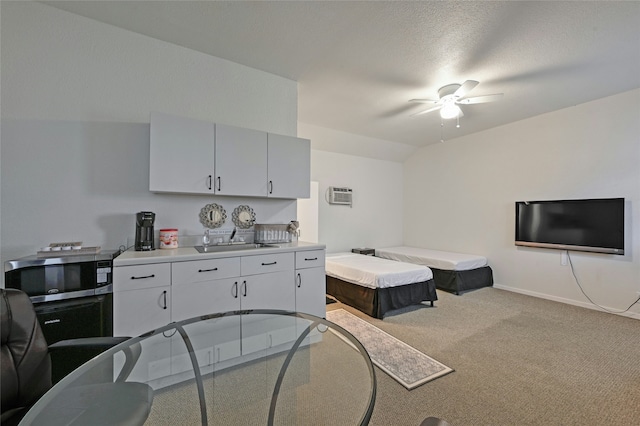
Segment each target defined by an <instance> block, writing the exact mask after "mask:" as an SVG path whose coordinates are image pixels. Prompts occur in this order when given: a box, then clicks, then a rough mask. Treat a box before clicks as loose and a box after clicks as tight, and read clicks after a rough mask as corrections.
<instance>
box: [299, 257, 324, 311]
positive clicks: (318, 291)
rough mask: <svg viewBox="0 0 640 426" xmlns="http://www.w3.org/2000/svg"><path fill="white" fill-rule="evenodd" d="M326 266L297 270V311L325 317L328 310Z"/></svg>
mask: <svg viewBox="0 0 640 426" xmlns="http://www.w3.org/2000/svg"><path fill="white" fill-rule="evenodd" d="M326 292H327V290H326V283H325V271H324V267H320V268H308V269H299V270H297V271H296V311H297V312H303V313H305V314H311V315H315V316H318V317H320V318H324V317H325V316H326V314H327V312H326V306H327V303H326V298H325V294H326Z"/></svg>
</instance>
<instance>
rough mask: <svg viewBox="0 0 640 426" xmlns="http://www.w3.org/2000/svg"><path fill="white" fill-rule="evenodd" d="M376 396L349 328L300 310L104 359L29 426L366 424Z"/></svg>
mask: <svg viewBox="0 0 640 426" xmlns="http://www.w3.org/2000/svg"><path fill="white" fill-rule="evenodd" d="M375 397H376V378H375V372H374V369H373V365H372V363H371V359H370V358H369V355H368V354H367V352H366V350H365V349H364V347H363V346H362V345H361V344H360V342H358V340H357V339H356V338H355V337H353V336H352V335H351V334H350V333H349V332H347V331H346V330H344V329H343V328H341V327H339V326H338V325H336V324H333V323H331V322H329V321H327V320H325V319H323V318H319V317H315V316H312V315H307V314H301V313H295V312H287V311H273V310H250V311H233V312H225V313H219V314H211V315H205V316H201V317H196V318H192V319H188V320H184V321H180V322H176V323H171V324H169V325H167V326H165V327H162V328H159V329H157V330H153V331H151V332H149V333H146V334H144V335H142V336H139V337H135V338H132V339H129V340H127V341H126V342H123V343H121V344H120V345H118V346H115V347H113V348H111V349H109V350H107V351H105V352H103V353H102V354H100V355H99V356H97V357H96V358H94V359H92V360H91V361H89V362H88V363H86V364H84V365H82V366H81V367H79V368H78V369H76V370H75V371H73V372H72V373H71V374H69V375H68V376H66V377H65V378H64V379H63V380H61V381H60V382H59V383H57V384H56V385H55V386H54V387H53V388H51V390H50V391H49V392H47V393H46V394H45V395H44V396H43V397H42V398H41V399H40V400H39V401H38V402H37V403H36V404H35V405H34V406H33V407H32V408H31V410H30V411H29V412H28V413H27V415H26V416H25V418H24V419H23V421H22V423H21V424H25V425H47V426H51V425H54V426H55V425H58V424H60V425H70V424H94V425H95V424H105V425H113V424H127V425H132V424H140V425H142V424H147V425H165V424H166V425H175V424H181V425H187V424H202V425H207V424H212V425H213V424H221V425H222V424H223V425H278V424H296V425H305V424H308V425H323V424H327V425H328V424H331V425H334V424H341V425H347V424H353V425H366V424H368V423H369V420H370V418H371V414H372V411H373V406H374V403H375Z"/></svg>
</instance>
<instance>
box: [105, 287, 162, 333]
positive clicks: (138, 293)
mask: <svg viewBox="0 0 640 426" xmlns="http://www.w3.org/2000/svg"><path fill="white" fill-rule="evenodd" d="M170 306H171V287H170V286H164V287H152V288H143V289H140V290H129V291H117V292H115V293H113V334H114V335H115V336H130V337H135V336H139V335H141V334H143V333H146V332H147V331H151V330H154V329H156V328H159V327H162V326H164V325H167V324H169V323H170V322H171V309H170Z"/></svg>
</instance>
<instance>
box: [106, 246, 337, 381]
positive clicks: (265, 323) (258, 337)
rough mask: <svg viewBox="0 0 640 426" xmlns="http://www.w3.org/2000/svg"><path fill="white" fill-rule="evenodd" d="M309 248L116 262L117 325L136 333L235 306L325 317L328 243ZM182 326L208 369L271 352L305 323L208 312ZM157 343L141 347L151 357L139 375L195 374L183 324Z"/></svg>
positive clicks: (116, 328)
mask: <svg viewBox="0 0 640 426" xmlns="http://www.w3.org/2000/svg"><path fill="white" fill-rule="evenodd" d="M304 253H306V254H307V255H306V256H302V257H300V255H299V253H295V252H293V251H292V252H286V253H272V254H260V255H253V256H237V257H229V258H218V259H203V260H194V261H184V262H167V263H157V264H148V265H134V266H116V267H115V268H114V332H115V334H116V335H127V336H137V335H140V334H142V333H146V332H148V331H151V330H153V329H156V328H159V327H161V326H164V325H167V324H168V323H170V322H172V321H173V322H178V321H183V320H187V319H190V318H194V317H201V316H204V315H209V314H215V313H221V312H228V311H237V310H253V309H267V310H284V311H296V310H298V311H301V312H307V313H311V314H314V315H318V316H321V317H324V316H325V310H324V305H325V297H324V294H325V290H324V250H315V251H306V252H304ZM298 268H299V269H298ZM184 330H185V331H186V333H187V334H188V336H189V342H190V344H191V345H192V346H193V350H194V353H195V357H196V360H197V363H198V366H199V367H200V368H201V370H202V372H203V374H204V373H206V372H210V371H214V370H216V369H218V368H226V367H228V366H231V365H233V364H235V363H237V362H241V361H242V360H244V359H255V358H256V357H259V356H263V354H270V353H273V352H275V351H277V350H279V349H278V347H280V348H282V347H283V345H285V344H291V343H292V342H294V341H295V340H296V338H297V335H298V332H299V331H300V330H296V327H295V325H292V324H291V323H290V322H287V321H286V318H284V319H282V318H280V319H279V318H272V317H270V318H264V317H262V316H260V315H243V316H242V317H238V316H230V317H220V318H210V319H207V320H204V321H195V322H193V323H191V324H185V325H184ZM152 345H153V350H147V351H143V355H142V356H143V357H145V356H146V357H152V358H150V359H147V362H145V363H143V365H146V368H145V371H136V370H134V372H133V376H132V377H133V378H137V379H139V380H144V381H150V380H154V379H162V378H168V376H170V375H174V376H176V375H177V376H180V375H181V374H182V375H187V376H188V375H190V374H192V372H191V371H192V360H191V355H190V353H189V350H188V347H187V344H186V343H185V340H184V339H183V338H182V336H181V335H180V333H179V332H176V333H173V334H172V335H170V336H165V335H162V334H160V335H158V336H155V337H154V340H153V342H152ZM280 350H281V349H280ZM145 352H146V353H145ZM247 356H248V358H247Z"/></svg>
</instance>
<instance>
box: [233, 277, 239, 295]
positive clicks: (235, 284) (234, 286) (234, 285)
mask: <svg viewBox="0 0 640 426" xmlns="http://www.w3.org/2000/svg"><path fill="white" fill-rule="evenodd" d="M233 298H234V299H237V298H238V281H236V282H235V283H233Z"/></svg>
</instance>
